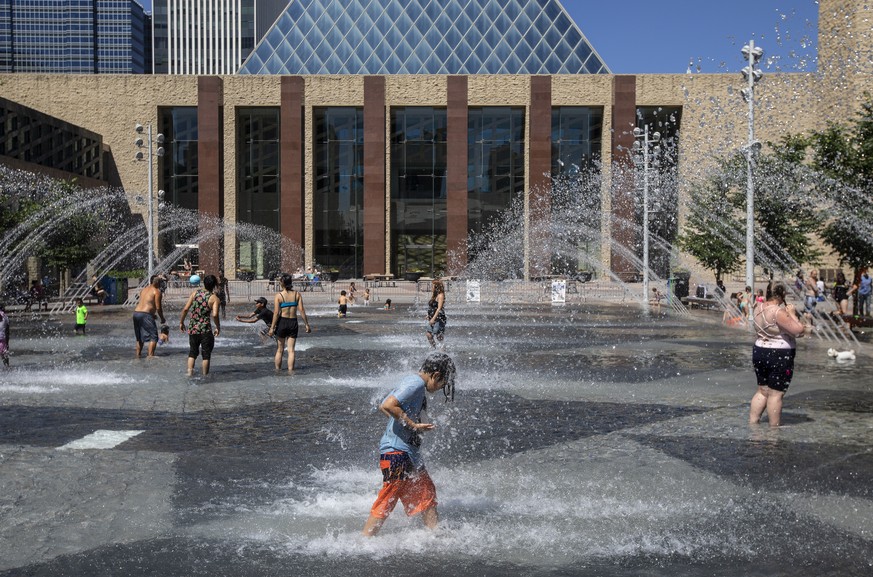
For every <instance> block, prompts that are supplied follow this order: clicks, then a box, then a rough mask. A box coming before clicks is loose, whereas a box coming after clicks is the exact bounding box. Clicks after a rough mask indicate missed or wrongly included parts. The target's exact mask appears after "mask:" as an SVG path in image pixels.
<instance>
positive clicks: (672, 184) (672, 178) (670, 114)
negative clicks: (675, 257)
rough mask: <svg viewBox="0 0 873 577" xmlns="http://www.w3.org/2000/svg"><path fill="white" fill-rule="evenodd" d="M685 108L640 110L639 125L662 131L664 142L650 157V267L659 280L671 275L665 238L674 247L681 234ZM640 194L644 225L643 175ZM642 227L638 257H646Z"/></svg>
mask: <svg viewBox="0 0 873 577" xmlns="http://www.w3.org/2000/svg"><path fill="white" fill-rule="evenodd" d="M681 121H682V108H681V107H678V106H646V107H640V108H637V126H638V127H639V128H640V129H641V130H645V127H646V126H647V125H648V127H649V133H650V134H651V133H653V132H658V133H660V135H661V140H660V142H659V143H658V145H657V146H655V147H653V148H652V153H651V155H650V156H649V163H650V168H649V195H648V197H649V239H650V241H649V268H650V269H651V270H652V271H653V272H654V273H655V274H656V275H658V276H659V277H662V278H666V277H668V276H670V250H669V248H668V247H667V246H665V245H664V243H662V242H660V240H661V239H663V240H664V241H666V242H667V243H669V244H670V245H672V244H673V243H675V242H676V236H677V234H678V233H679V184H678V182H679V127H680V124H681ZM638 176H639V177H640V178H638V180H639V181H640V182H639V186H638V188H639V190H640V193H639V194H638V195H637V196H636V197H635V198H636V201H637V202H636V220H637V222H638V223H639V225H640V227H642V224H643V194H642V186H643V184H642V175H641V174H640V175H638ZM642 236H643V235H642V228H640V235H639V243H638V246H639V249H638V251H637V253H638V256H639V257H640V258H642V255H643V238H642Z"/></svg>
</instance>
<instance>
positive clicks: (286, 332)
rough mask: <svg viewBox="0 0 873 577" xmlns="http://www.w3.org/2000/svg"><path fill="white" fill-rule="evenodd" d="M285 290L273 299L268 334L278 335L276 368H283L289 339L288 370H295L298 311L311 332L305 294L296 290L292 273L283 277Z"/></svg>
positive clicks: (290, 371) (307, 330) (307, 329)
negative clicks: (283, 358) (283, 359)
mask: <svg viewBox="0 0 873 577" xmlns="http://www.w3.org/2000/svg"><path fill="white" fill-rule="evenodd" d="M282 286H283V287H284V290H282V291H281V292H278V293H276V297H275V298H274V299H273V310H274V311H276V312H275V313H273V322H272V324H271V325H270V331H269V332H268V333H267V334H268V335H270V336H271V337H272V336H275V337H276V358H275V364H276V370H277V371H278V370H281V369H282V355H283V354H284V352H285V341H286V340H287V341H288V372H289V373H292V372H294V346H295V345H296V343H297V313H298V312H300V316H301V317H302V318H303V324H304V325H305V326H306V332H307V333H311V332H312V328H311V327H310V326H309V319H307V318H306V309H304V308H303V296H302V295H301V294H300V293H299V292H298V291H296V290H294V285H293V280H292V278H291V275H284V276H283V277H282Z"/></svg>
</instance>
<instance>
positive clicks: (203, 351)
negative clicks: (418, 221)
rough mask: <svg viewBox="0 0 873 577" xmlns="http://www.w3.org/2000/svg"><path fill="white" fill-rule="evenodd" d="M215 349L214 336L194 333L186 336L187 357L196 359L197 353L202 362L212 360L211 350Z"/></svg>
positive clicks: (209, 333)
mask: <svg viewBox="0 0 873 577" xmlns="http://www.w3.org/2000/svg"><path fill="white" fill-rule="evenodd" d="M214 348H215V335H213V334H212V333H211V332H208V333H194V334H191V335H188V357H189V358H192V359H196V358H197V353H198V351H199V352H200V355H201V356H202V357H203V360H204V361H208V360H209V359H210V358H212V349H214Z"/></svg>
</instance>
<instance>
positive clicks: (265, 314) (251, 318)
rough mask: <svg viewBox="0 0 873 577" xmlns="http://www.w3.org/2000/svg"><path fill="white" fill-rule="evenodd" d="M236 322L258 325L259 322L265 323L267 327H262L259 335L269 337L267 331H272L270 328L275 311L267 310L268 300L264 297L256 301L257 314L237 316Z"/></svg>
mask: <svg viewBox="0 0 873 577" xmlns="http://www.w3.org/2000/svg"><path fill="white" fill-rule="evenodd" d="M236 320H238V321H239V322H241V323H256V322H258V321H264V324H265V325H266V326H264V327H262V328H261V330H260V331H258V334H260V335H261V336H262V337H265V338H266V336H267V331H268V330H270V326H271V325H272V324H273V311H271V310H270V309H268V308H267V299H265V298H264V297H258V298H256V299H255V312H253V313H252V314H250V315H245V316H244V315H236Z"/></svg>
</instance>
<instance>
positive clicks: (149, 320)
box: [133, 274, 167, 358]
mask: <svg viewBox="0 0 873 577" xmlns="http://www.w3.org/2000/svg"><path fill="white" fill-rule="evenodd" d="M164 280H166V279H165V278H164V277H163V276H162V275H157V274H156V275H153V276H152V278H151V284H150V285H149V286H147V287H145V288H144V289H142V292H141V293H139V304H138V305H136V309H134V312H133V332H134V334H135V335H136V358H139V357H140V355H141V354H142V345H143V343H144V342H146V341H148V342H149V352H148V356H149V357H154V356H155V349H156V348H157V347H158V325H157V324H156V323H155V313H157V314H158V316H160V317H161V324H162V325H164V324H167V320H166V319H165V318H164V309H163V306H162V305H161V282H163V281H164Z"/></svg>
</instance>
